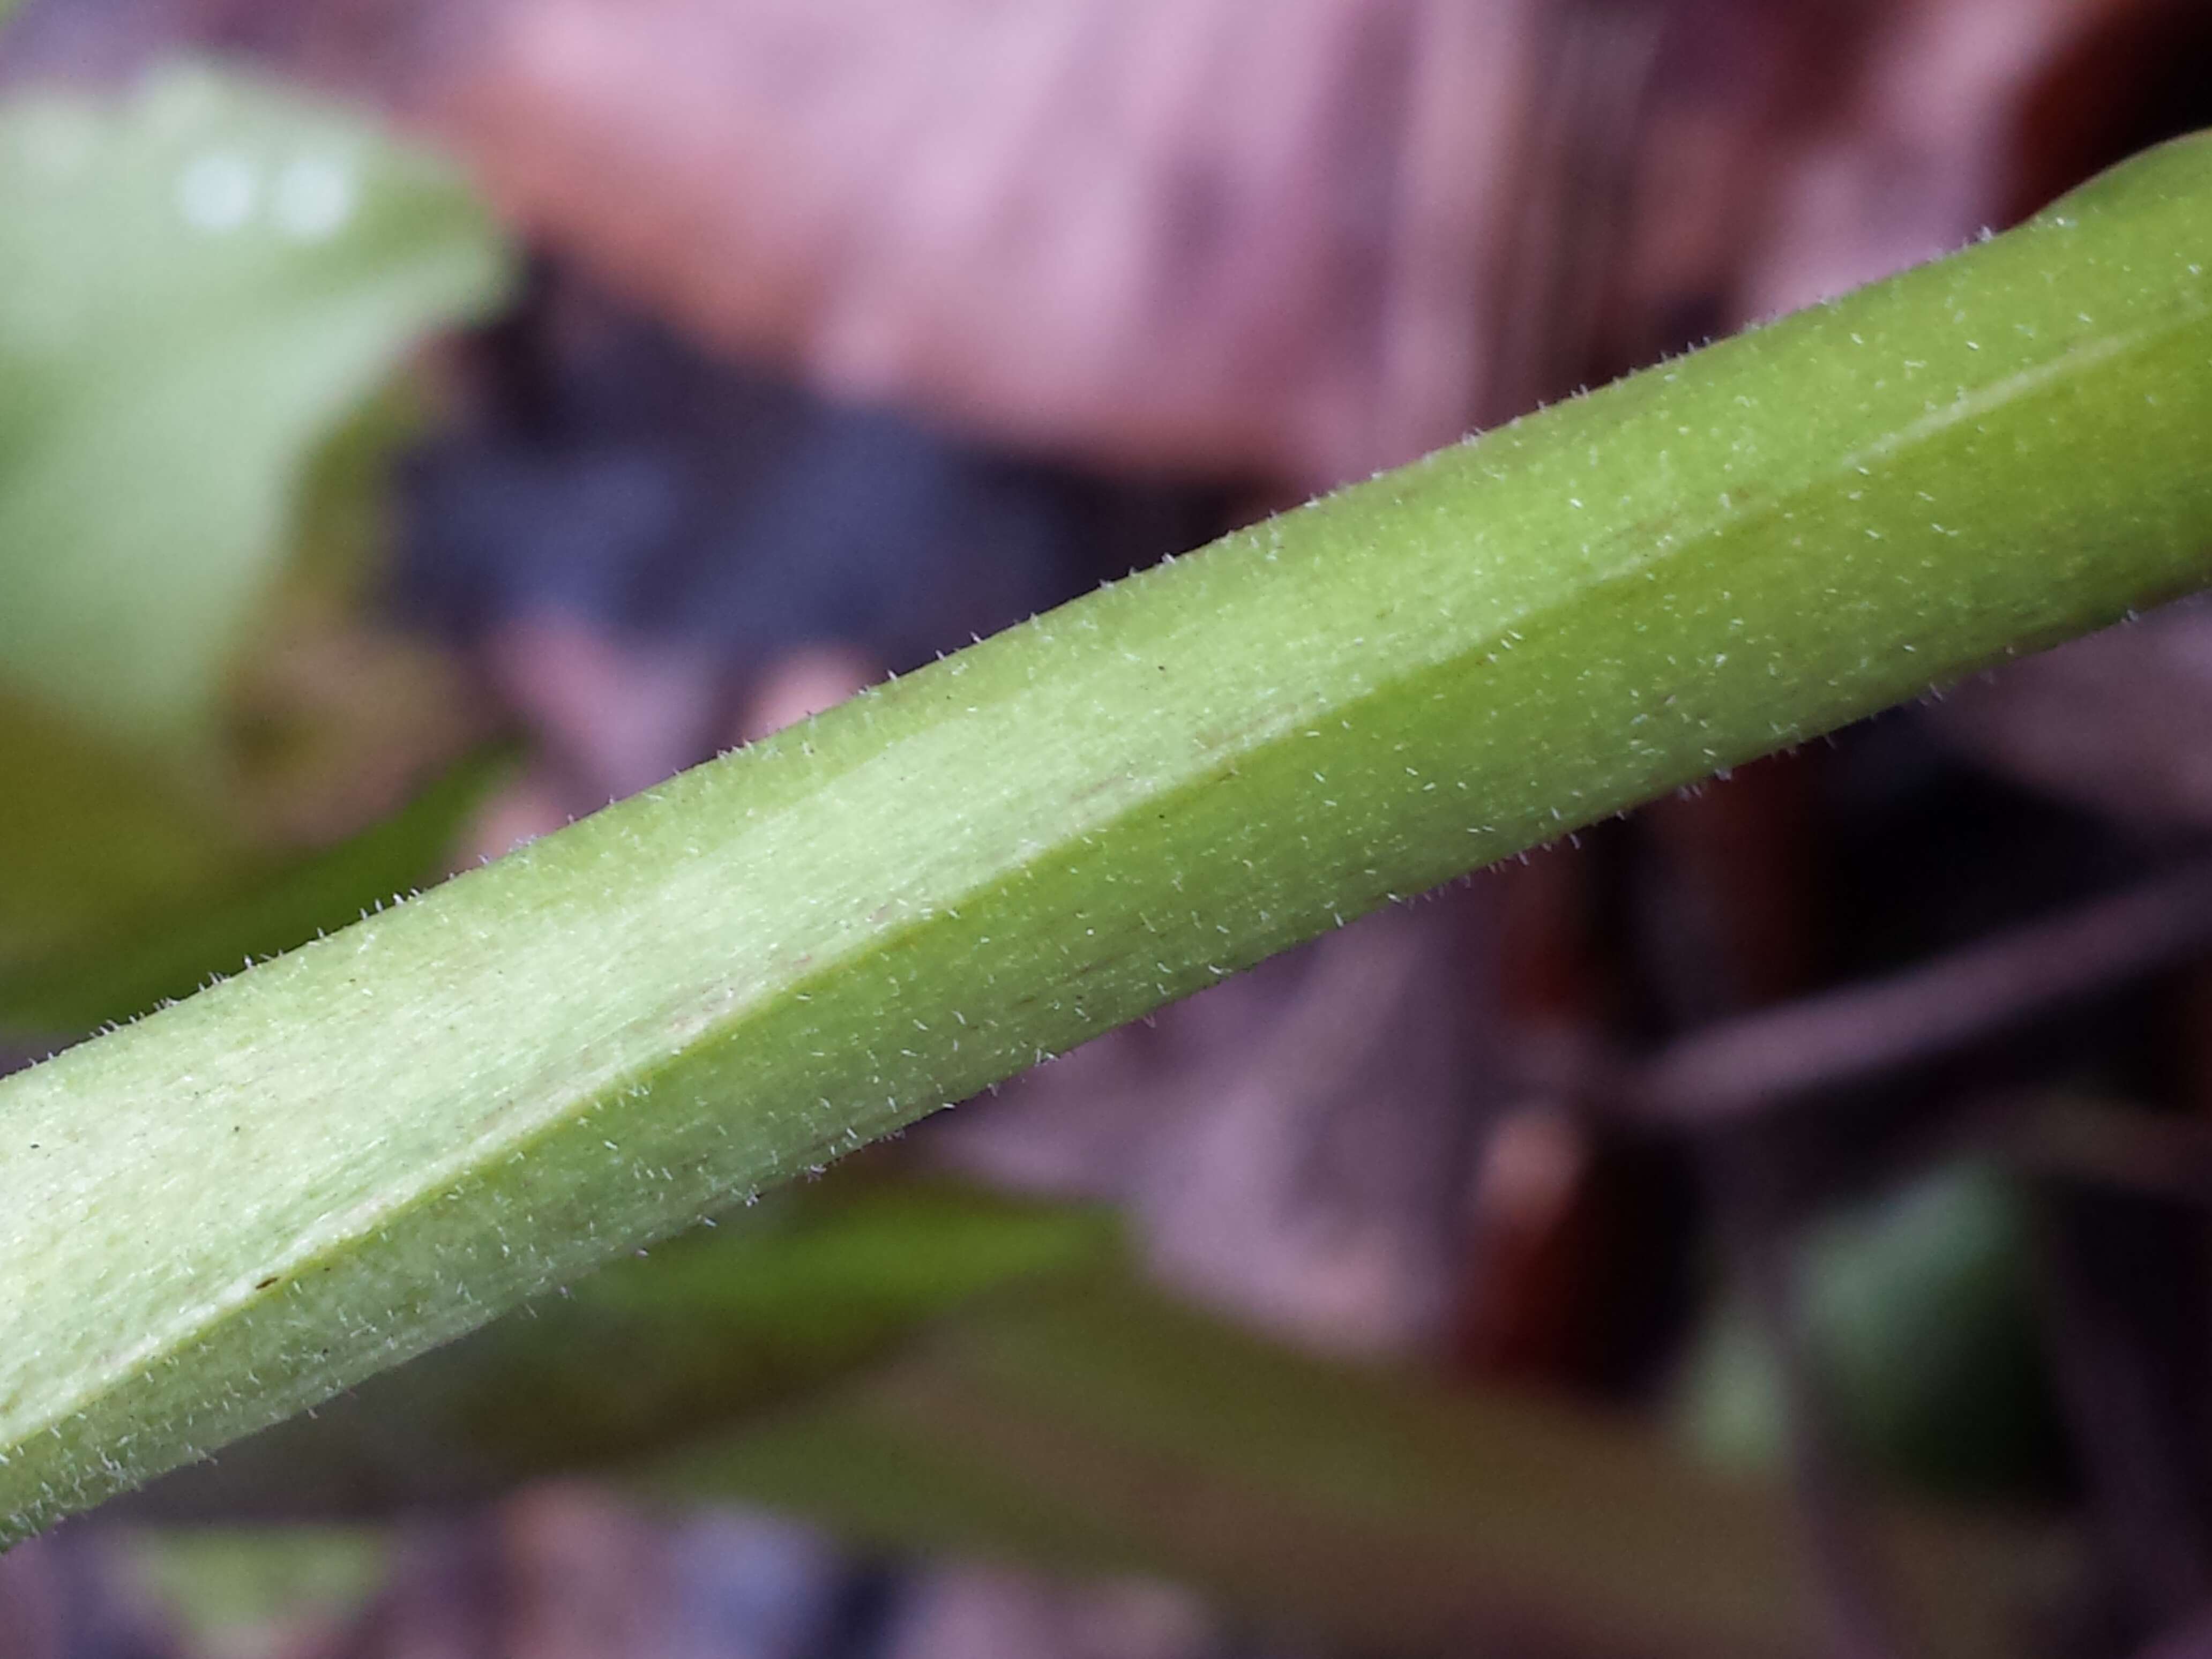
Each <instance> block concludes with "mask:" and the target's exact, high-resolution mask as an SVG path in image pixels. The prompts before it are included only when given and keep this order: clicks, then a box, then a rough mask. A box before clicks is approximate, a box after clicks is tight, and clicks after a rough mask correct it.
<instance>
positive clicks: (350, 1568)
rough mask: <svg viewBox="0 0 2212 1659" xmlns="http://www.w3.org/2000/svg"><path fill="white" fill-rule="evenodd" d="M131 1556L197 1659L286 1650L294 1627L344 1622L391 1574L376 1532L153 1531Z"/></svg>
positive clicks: (136, 1540)
mask: <svg viewBox="0 0 2212 1659" xmlns="http://www.w3.org/2000/svg"><path fill="white" fill-rule="evenodd" d="M128 1547H129V1553H130V1558H131V1564H132V1565H133V1566H134V1567H135V1568H136V1569H137V1574H138V1576H139V1577H140V1578H141V1579H142V1580H143V1581H144V1582H145V1583H146V1584H147V1585H148V1587H149V1588H150V1589H152V1590H153V1591H154V1592H155V1595H157V1596H158V1597H159V1598H160V1600H161V1606H162V1607H164V1608H165V1609H166V1610H167V1612H169V1613H171V1614H172V1615H173V1617H174V1618H175V1619H176V1620H178V1622H179V1624H181V1625H182V1626H183V1627H184V1632H185V1638H186V1640H187V1643H188V1644H189V1645H188V1646H187V1648H186V1651H187V1652H191V1653H196V1654H228V1655H241V1654H247V1653H264V1654H265V1653H271V1652H276V1651H281V1648H280V1647H279V1645H278V1641H277V1638H279V1637H280V1636H281V1634H282V1633H283V1627H284V1626H286V1625H287V1624H289V1623H293V1622H295V1621H298V1620H301V1619H303V1618H319V1619H324V1620H329V1619H333V1618H339V1617H343V1616H344V1614H345V1613H347V1612H348V1611H349V1610H350V1609H351V1608H353V1607H357V1606H358V1605H359V1604H361V1603H362V1602H363V1601H367V1600H368V1598H369V1597H370V1596H371V1595H374V1593H375V1591H376V1588H377V1586H378V1585H379V1583H381V1582H382V1580H383V1578H384V1576H385V1573H386V1571H387V1570H388V1569H389V1567H390V1565H391V1563H390V1559H389V1555H390V1552H389V1551H388V1550H387V1549H386V1541H385V1537H384V1534H382V1533H380V1532H379V1531H377V1530H376V1529H374V1528H341V1527H285V1528H265V1529H264V1528H255V1529H244V1528H229V1527H216V1528H195V1529H193V1530H191V1531H174V1530H162V1531H149V1532H146V1533H143V1534H137V1536H135V1537H132V1538H131V1539H130V1540H129V1542H128Z"/></svg>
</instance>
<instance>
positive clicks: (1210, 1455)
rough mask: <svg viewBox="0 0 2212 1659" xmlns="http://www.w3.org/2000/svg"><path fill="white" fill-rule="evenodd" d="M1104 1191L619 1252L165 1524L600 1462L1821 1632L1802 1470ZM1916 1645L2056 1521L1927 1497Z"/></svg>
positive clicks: (981, 1519) (1570, 1636)
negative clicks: (1137, 1253)
mask: <svg viewBox="0 0 2212 1659" xmlns="http://www.w3.org/2000/svg"><path fill="white" fill-rule="evenodd" d="M1113 1237H1114V1235H1113V1230H1112V1228H1111V1226H1110V1225H1109V1222H1108V1221H1107V1220H1106V1219H1105V1218H1103V1217H1102V1216H1101V1215H1099V1214H1097V1213H1096V1212H1088V1211H1073V1210H1065V1209H1055V1208H1052V1207H1048V1206H1036V1205H1026V1204H1020V1203H1016V1202H1012V1201H1009V1200H1004V1199H998V1198H991V1197H986V1196H981V1195H979V1194H972V1193H965V1192H963V1191H960V1190H958V1189H953V1188H930V1187H919V1188H917V1187H910V1186H897V1185H888V1186H887V1185H869V1184H866V1183H865V1182H863V1183H860V1184H858V1185H857V1188H856V1185H855V1183H853V1182H848V1181H845V1180H833V1181H831V1182H828V1183H824V1184H823V1185H818V1186H816V1187H812V1188H805V1189H802V1190H801V1191H799V1192H798V1193H792V1194H785V1195H781V1196H780V1197H779V1198H773V1199H771V1200H768V1201H766V1202H764V1203H763V1204H762V1205H761V1206H758V1207H757V1208H755V1209H751V1210H746V1211H741V1212H738V1213H737V1214H736V1215H733V1216H732V1217H729V1218H726V1219H725V1222H724V1225H723V1226H722V1227H721V1228H720V1230H719V1231H706V1232H701V1233H694V1234H691V1235H689V1236H687V1237H685V1238H684V1239H683V1240H681V1241H679V1242H678V1243H676V1244H674V1245H672V1246H667V1247H663V1248H662V1249H657V1250H655V1251H654V1252H653V1255H652V1256H651V1257H650V1258H649V1259H647V1260H643V1261H627V1262H623V1263H621V1264H619V1265H617V1267H612V1268H610V1269H608V1270H607V1271H606V1272H605V1273H602V1274H600V1275H599V1276H597V1277H595V1278H592V1279H588V1280H586V1281H585V1282H584V1283H582V1284H580V1285H577V1286H576V1287H575V1288H574V1292H573V1293H572V1294H570V1295H568V1296H566V1297H552V1298H548V1299H546V1300H544V1301H541V1302H540V1303H538V1304H535V1305H534V1306H533V1307H532V1310H530V1312H529V1313H528V1314H527V1315H526V1316H520V1317H515V1318H510V1319H507V1320H504V1321H502V1322H499V1323H498V1324H496V1325H494V1326H492V1327H490V1328H488V1329H487V1330H485V1331H483V1332H482V1333H480V1334H477V1335H476V1336H473V1337H470V1338H467V1339H465V1340H462V1341H460V1342H458V1343H456V1344H454V1345H453V1346H451V1347H449V1348H447V1349H444V1350H441V1351H439V1352H435V1353H433V1354H432V1355H430V1356H428V1357H427V1358H424V1359H422V1360H418V1361H416V1362H415V1363H414V1364H410V1365H408V1366H405V1367H403V1368H402V1369H400V1370H397V1371H394V1372H390V1373H387V1374H386V1375H385V1376H380V1377H379V1378H377V1379H375V1380H374V1381H373V1382H371V1383H367V1384H364V1385H363V1386H362V1388H361V1389H358V1390H356V1392H355V1393H353V1394H351V1395H344V1396H341V1397H340V1398H339V1399H338V1400H337V1401H333V1402H332V1403H331V1405H329V1406H326V1407H323V1408H322V1409H321V1411H320V1412H319V1413H318V1414H317V1416H316V1417H315V1418H313V1419H293V1420H291V1421H290V1422H288V1423H286V1424H283V1425H279V1426H278V1427H276V1428H275V1429H272V1430H269V1431H264V1433H262V1434H260V1435H258V1436H256V1437H252V1438H251V1439H249V1440H246V1441H245V1442H242V1443H239V1444H238V1445H236V1446H234V1447H232V1448H230V1449H228V1450H227V1451H225V1452H224V1453H223V1454H222V1455H220V1456H219V1457H218V1458H216V1460H215V1461H214V1462H210V1463H204V1464H201V1465H198V1466H197V1467H195V1468H188V1469H185V1470H182V1471H179V1473H177V1474H173V1475H170V1476H168V1477H167V1478H166V1479H164V1480H161V1481H160V1482H157V1483H156V1484H155V1485H154V1486H151V1487H149V1489H147V1490H146V1491H145V1492H143V1493H140V1494H137V1495H134V1496H132V1497H130V1498H125V1499H123V1500H121V1502H120V1503H119V1504H118V1506H117V1509H118V1511H119V1512H120V1513H121V1514H123V1515H125V1516H134V1517H137V1518H139V1519H191V1520H195V1521H205V1520H209V1519H220V1520H225V1521H230V1522H236V1521H238V1520H240V1519H241V1518H251V1519H254V1520H274V1519H284V1518H300V1517H308V1518H321V1519H328V1518H331V1517H333V1516H363V1515H375V1514H379V1513H389V1512H392V1511H394V1510H402V1509H405V1508H409V1507H413V1506H416V1505H420V1504H426V1503H444V1502H454V1501H461V1500H465V1499H468V1498H478V1497H484V1496H489V1495H491V1494H494V1493H497V1492H501V1491H504V1490H507V1488H509V1487H510V1486H513V1484H514V1483H515V1482H516V1481H518V1480H524V1479H528V1478H532V1477H538V1476H544V1475H549V1474H568V1473H574V1472H576V1471H579V1470H598V1471H599V1472H600V1473H602V1474H609V1473H627V1474H628V1475H629V1478H630V1479H632V1480H635V1481H638V1482H640V1483H641V1484H642V1485H643V1486H644V1487H645V1488H646V1489H647V1491H650V1492H657V1493H659V1494H662V1495H667V1496H675V1497H679V1498H714V1499H717V1500H727V1499H731V1498H739V1499H744V1500H747V1501H752V1502H759V1503H764V1504H772V1505H775V1506H776V1507H779V1508H783V1509H787V1510H795V1511H798V1512H799V1513H802V1514H805V1515H807V1516H812V1517H814V1518H816V1519H817V1520H820V1521H822V1522H826V1523H828V1524H829V1525H832V1526H834V1527H836V1528H840V1529H842V1530H843V1531H845V1532H846V1533H848V1534H851V1535H854V1536H855V1537H858V1538H860V1539H865V1540H868V1541H877V1542H882V1543H887V1544H891V1545H896V1546H900V1547H906V1548H909V1549H918V1550H922V1551H926V1552H929V1553H946V1552H981V1553H988V1554H994V1555H999V1556H1003V1557H1010V1558H1012V1559H1018V1560H1022V1561H1026V1562H1030V1563H1032V1564H1036V1565H1044V1566H1048V1567H1053V1568H1059V1569H1066V1570H1076V1571H1143V1572H1150V1573H1158V1574H1164V1575H1166V1576H1169V1577H1175V1578H1177V1579H1180V1580H1182V1581H1183V1582H1185V1583H1190V1584H1193V1585H1194V1586H1197V1587H1200V1588H1201V1589H1205V1590H1206V1591H1208V1592H1209V1593H1211V1594H1213V1595H1217V1596H1219V1597H1222V1598H1225V1600H1226V1601H1229V1602H1231V1604H1233V1605H1236V1606H1237V1607H1242V1608H1243V1609H1244V1610H1246V1611H1247V1612H1248V1613H1253V1614H1255V1615H1256V1616H1258V1617H1260V1618H1261V1619H1262V1620H1268V1621H1273V1622H1276V1623H1279V1624H1286V1625H1297V1626H1307V1627H1310V1628H1314V1629H1318V1630H1322V1631H1324V1632H1328V1633H1330V1634H1331V1635H1333V1636H1334V1637H1337V1638H1341V1639H1344V1640H1346V1641H1350V1642H1353V1643H1356V1644H1362V1645H1364V1646H1366V1647H1370V1648H1376V1649H1380V1650H1397V1649H1401V1648H1402V1649H1407V1650H1427V1649H1431V1648H1443V1649H1451V1650H1456V1649H1457V1648H1459V1647H1463V1646H1466V1645H1468V1644H1470V1642H1471V1641H1472V1640H1473V1639H1474V1637H1476V1636H1477V1635H1480V1634H1488V1635H1491V1636H1493V1637H1496V1638H1501V1639H1502V1638H1510V1637H1516V1636H1517V1637H1521V1638H1527V1639H1528V1640H1529V1641H1531V1642H1533V1643H1536V1644H1540V1645H1541V1648H1542V1649H1543V1650H1546V1651H1567V1652H1576V1651H1601V1652H1619V1651H1635V1652H1639V1653H1651V1654H1682V1655H1697V1656H1700V1659H1703V1656H1706V1655H1729V1654H1759V1655H1785V1654H1807V1655H1810V1654H1813V1653H1815V1652H1818V1651H1820V1650H1822V1632H1821V1626H1820V1620H1819V1618H1818V1617H1817V1614H1816V1613H1815V1611H1814V1607H1813V1605H1812V1603H1811V1602H1810V1601H1809V1600H1808V1592H1807V1589H1806V1582H1807V1581H1806V1579H1805V1577H1804V1571H1803V1563H1802V1561H1801V1559H1800V1557H1799V1554H1798V1543H1797V1533H1796V1528H1795V1526H1794V1525H1793V1522H1792V1516H1791V1511H1790V1499H1789V1497H1788V1495H1787V1493H1786V1492H1784V1491H1783V1490H1781V1489H1780V1488H1778V1486H1775V1485H1772V1484H1771V1483H1761V1482H1744V1481H1739V1480H1733V1479H1729V1478H1727V1477H1724V1476H1720V1475H1717V1474H1714V1473H1713V1472H1712V1471H1711V1470H1710V1469H1707V1468H1702V1467H1700V1466H1699V1464H1698V1463H1697V1462H1695V1461H1694V1460H1692V1459H1690V1458H1687V1457H1685V1456H1683V1455H1680V1454H1679V1453H1677V1452H1675V1451H1674V1450H1673V1449H1670V1448H1669V1447H1668V1445H1667V1444H1666V1443H1665V1442H1664V1440H1663V1438H1662V1437H1661V1436H1659V1435H1656V1434H1655V1433H1653V1432H1651V1431H1649V1430H1647V1429H1645V1428H1643V1427H1640V1426H1638V1425H1632V1424H1630V1423H1628V1422H1626V1421H1624V1420H1616V1419H1611V1418H1607V1417H1604V1416H1601V1415H1599V1414H1596V1413H1589V1412H1583V1411H1577V1410H1572V1409H1567V1408H1562V1407H1559V1406H1556V1405H1549V1404H1545V1403H1541V1402H1538V1401H1529V1400H1524V1399H1520V1398H1516V1397H1514V1396H1511V1395H1505V1394H1502V1393H1495V1392H1464V1393H1459V1394H1449V1393H1446V1392H1444V1391H1443V1390H1441V1389H1437V1388H1436V1387H1434V1386H1433V1385H1431V1384H1429V1383H1425V1382H1423V1381H1421V1380H1419V1379H1417V1378H1414V1377H1412V1376H1405V1375H1394V1374H1391V1373H1388V1372H1383V1371H1377V1370H1364V1369H1358V1368H1353V1367H1349V1366H1344V1365H1338V1364H1328V1363H1325V1362H1322V1361H1318V1360H1316V1359H1313V1358H1310V1357H1307V1356H1305V1355H1303V1354H1300V1353H1298V1352H1295V1351H1293V1350H1291V1349H1288V1348H1286V1347H1285V1346H1282V1345H1280V1344H1278V1343H1275V1342H1273V1341H1271V1340H1267V1339H1266V1338H1264V1337H1261V1336H1256V1335H1254V1334H1249V1333H1246V1332H1243V1331H1239V1330H1237V1329H1235V1328H1231V1327H1230V1326H1228V1325H1225V1324H1224V1323H1223V1322H1220V1321H1218V1320H1217V1319H1214V1318H1212V1317H1210V1316H1206V1315H1204V1314H1200V1313H1198V1312H1195V1311H1193V1310H1189V1309H1187V1308H1183V1307H1180V1306H1177V1305H1176V1304H1173V1303H1171V1302H1170V1301H1168V1300H1166V1299H1165V1298H1164V1297H1160V1296H1159V1295H1158V1294H1157V1293H1154V1292H1152V1291H1146V1290H1145V1289H1143V1288H1141V1287H1139V1285H1136V1284H1135V1283H1134V1282H1133V1280H1132V1279H1131V1277H1130V1275H1129V1274H1128V1273H1127V1270H1126V1269H1125V1268H1124V1267H1121V1266H1120V1265H1119V1255H1118V1252H1116V1251H1115V1249H1113ZM1878 1526H1879V1539H1880V1547H1882V1548H1883V1549H1884V1551H1885V1553H1886V1559H1887V1561H1888V1563H1889V1565H1890V1566H1891V1568H1892V1569H1893V1572H1894V1574H1895V1584H1896V1588H1897V1589H1898V1590H1899V1595H1900V1598H1901V1601H1902V1604H1903V1607H1904V1610H1905V1613H1906V1614H1907V1616H1908V1618H1909V1620H1910V1622H1911V1628H1912V1629H1913V1631H1914V1632H1915V1633H1916V1634H1917V1635H1918V1636H1921V1637H1923V1638H1925V1639H1924V1641H1923V1643H1922V1644H1921V1645H1919V1646H1917V1647H1916V1649H1915V1651H1919V1652H1926V1653H1929V1654H1936V1655H1947V1656H1948V1655H1962V1656H1963V1655H1978V1654H1997V1653H2003V1652H2007V1651H2009V1650H2011V1645H2010V1644H2012V1642H2013V1639H2014V1638H2015V1636H2016V1634H2017V1632H2018V1630H2019V1628H2020V1621H2021V1620H2024V1619H2026V1618H2027V1617H2029V1616H2031V1612H2032V1609H2033V1607H2035V1606H2036V1605H2037V1602H2036V1597H2037V1595H2039V1594H2040V1593H2042V1592H2045V1591H2048V1590H2049V1589H2051V1587H2052V1585H2053V1584H2054V1583H2057V1582H2058V1581H2059V1580H2061V1579H2063V1576H2064V1570H2065V1562H2066V1559H2067V1558H2066V1556H2065V1553H2064V1551H2063V1547H2054V1546H2053V1544H2052V1541H2051V1539H2050V1538H2049V1536H2048V1535H2046V1534H2044V1533H2042V1532H2041V1531H2040V1530H2039V1529H2034V1528H2018V1527H2011V1526H2002V1527H2001V1526H1995V1525H1990V1524H1987V1523H1984V1522H1978V1521H1962V1520H1960V1519H1958V1518H1956V1517H1950V1516H1931V1515H1929V1514H1924V1513H1921V1512H1917V1511H1912V1510H1901V1509H1895V1508H1893V1509H1891V1510H1887V1511H1885V1512H1884V1513H1883V1514H1882V1516H1881V1517H1880V1520H1879V1523H1878Z"/></svg>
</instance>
